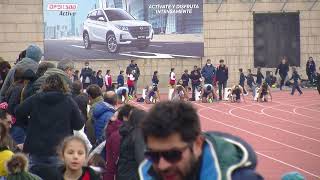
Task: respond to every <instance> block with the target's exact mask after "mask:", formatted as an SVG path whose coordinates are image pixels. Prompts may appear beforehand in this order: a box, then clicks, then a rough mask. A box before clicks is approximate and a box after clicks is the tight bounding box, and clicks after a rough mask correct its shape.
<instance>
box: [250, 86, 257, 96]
mask: <svg viewBox="0 0 320 180" xmlns="http://www.w3.org/2000/svg"><path fill="white" fill-rule="evenodd" d="M249 87H250V89H251V90H252V97H255V96H256V87H257V86H256V85H253V84H251V85H249Z"/></svg>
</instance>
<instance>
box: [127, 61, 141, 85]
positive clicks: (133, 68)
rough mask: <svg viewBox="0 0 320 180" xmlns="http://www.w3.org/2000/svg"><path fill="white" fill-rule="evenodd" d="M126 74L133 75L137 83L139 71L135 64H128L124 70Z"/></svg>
mask: <svg viewBox="0 0 320 180" xmlns="http://www.w3.org/2000/svg"><path fill="white" fill-rule="evenodd" d="M126 74H133V76H134V78H135V79H134V80H135V81H138V79H139V76H140V69H139V67H138V65H137V64H129V66H128V67H127V69H126Z"/></svg>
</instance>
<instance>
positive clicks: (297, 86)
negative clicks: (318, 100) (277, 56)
mask: <svg viewBox="0 0 320 180" xmlns="http://www.w3.org/2000/svg"><path fill="white" fill-rule="evenodd" d="M290 80H293V85H292V91H291V95H294V92H295V91H296V89H297V90H298V92H299V93H300V95H301V94H303V93H302V91H301V89H300V82H299V80H300V81H301V78H300V75H299V74H298V72H297V70H296V68H295V67H292V76H291V78H290Z"/></svg>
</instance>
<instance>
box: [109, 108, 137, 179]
mask: <svg viewBox="0 0 320 180" xmlns="http://www.w3.org/2000/svg"><path fill="white" fill-rule="evenodd" d="M132 109H134V107H133V106H131V105H128V104H126V105H124V106H122V107H121V108H120V109H118V111H116V113H115V114H114V115H113V117H112V118H111V119H110V121H109V124H108V125H107V128H106V139H107V140H106V171H105V173H104V176H103V180H114V179H115V177H116V172H117V161H118V159H119V151H120V139H121V136H120V133H119V128H120V126H121V125H122V123H123V121H128V117H129V114H130V112H131V111H132Z"/></svg>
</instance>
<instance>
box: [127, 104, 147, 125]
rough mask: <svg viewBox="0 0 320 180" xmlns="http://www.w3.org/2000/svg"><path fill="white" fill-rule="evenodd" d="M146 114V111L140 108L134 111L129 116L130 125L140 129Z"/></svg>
mask: <svg viewBox="0 0 320 180" xmlns="http://www.w3.org/2000/svg"><path fill="white" fill-rule="evenodd" d="M146 114H147V113H146V111H144V110H141V109H138V108H134V109H132V110H131V112H130V115H129V125H130V126H131V127H139V126H140V124H141V122H142V120H143V119H144V118H145V117H146Z"/></svg>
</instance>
